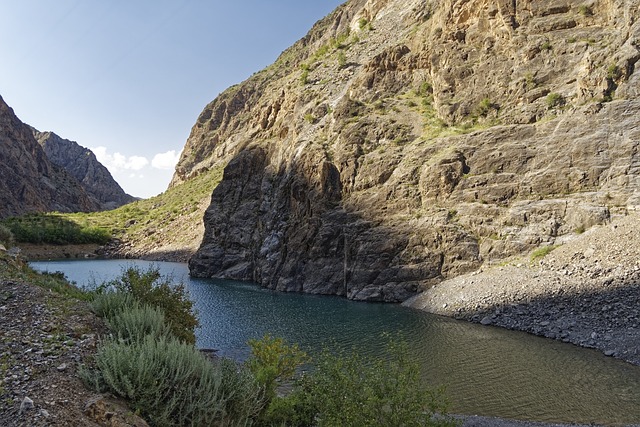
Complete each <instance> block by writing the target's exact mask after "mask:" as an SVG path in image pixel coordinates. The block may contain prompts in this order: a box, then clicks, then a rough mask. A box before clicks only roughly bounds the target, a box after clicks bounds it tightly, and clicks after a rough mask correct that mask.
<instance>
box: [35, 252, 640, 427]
mask: <svg viewBox="0 0 640 427" xmlns="http://www.w3.org/2000/svg"><path fill="white" fill-rule="evenodd" d="M149 264H151V263H150V262H147V261H131V260H125V261H120V260H90V261H49V262H33V263H31V265H32V266H33V267H35V268H36V269H40V270H48V271H62V272H64V273H65V274H66V275H67V277H68V278H69V279H70V280H72V281H75V282H76V283H78V285H80V286H91V284H92V283H101V282H102V281H105V280H109V279H112V278H114V277H116V276H118V275H119V274H120V273H121V271H122V268H123V266H129V265H136V266H139V267H141V268H146V267H147V266H148V265H149ZM153 264H155V265H156V266H157V267H158V268H160V270H161V272H162V273H163V274H171V275H172V276H173V277H174V279H175V280H176V281H182V282H184V283H185V284H186V285H187V289H188V290H189V293H190V295H191V298H192V299H193V300H194V301H195V307H196V309H197V310H198V312H199V318H200V323H201V326H200V329H199V330H198V331H197V338H198V345H199V346H200V347H202V348H214V349H218V350H219V354H221V355H223V356H227V357H231V358H234V359H237V360H243V359H245V358H246V357H247V355H248V352H249V349H248V347H247V345H246V342H247V340H248V339H250V338H260V337H262V336H263V335H264V334H266V333H270V334H272V335H275V336H281V337H284V338H285V339H286V340H288V341H289V342H296V343H298V344H300V346H301V347H302V348H303V349H304V350H306V351H307V352H309V353H310V354H311V355H313V354H314V353H316V352H318V351H319V350H321V349H323V348H329V349H338V348H343V349H351V348H356V349H358V351H360V352H362V353H367V354H377V352H378V350H379V348H380V346H381V345H384V342H383V341H381V339H380V336H381V334H382V332H389V333H391V334H392V335H397V334H399V335H401V336H402V337H404V339H406V340H407V341H408V342H409V344H410V351H411V352H412V353H413V354H414V355H415V357H417V358H418V360H420V362H421V364H422V365H423V366H424V368H425V369H424V370H425V376H426V379H427V380H428V381H429V382H430V383H431V384H445V385H446V387H447V395H448V396H450V398H451V401H452V408H451V410H452V411H454V412H458V413H463V414H478V415H487V416H499V417H505V418H516V419H527V420H537V421H549V422H580V423H601V424H611V425H614V424H628V423H640V368H638V367H636V366H632V365H630V364H627V363H624V362H620V361H617V360H614V359H611V358H606V357H604V356H603V355H602V354H600V353H599V352H596V351H592V350H586V349H581V348H578V347H575V346H572V345H569V344H563V343H560V342H557V341H552V340H548V339H544V338H539V337H534V336H531V335H528V334H525V333H521V332H514V331H507V330H503V329H499V328H493V327H484V326H480V325H474V324H470V323H466V322H460V321H455V320H452V319H448V318H443V317H439V316H433V315H429V314H427V313H423V312H420V311H416V310H412V309H409V308H405V307H400V306H396V305H387V304H371V303H357V302H352V301H347V300H346V299H343V298H338V297H326V296H325V297H323V296H314V295H305V294H286V293H278V292H273V291H269V290H266V289H263V288H260V287H258V286H256V285H253V284H249V283H240V282H234V281H225V280H203V279H192V278H189V277H188V270H187V267H186V265H185V264H180V263H160V262H156V263H153Z"/></svg>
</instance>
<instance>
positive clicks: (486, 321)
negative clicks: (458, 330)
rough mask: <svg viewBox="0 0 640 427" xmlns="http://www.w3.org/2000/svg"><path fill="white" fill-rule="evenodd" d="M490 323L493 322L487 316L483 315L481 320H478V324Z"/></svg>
mask: <svg viewBox="0 0 640 427" xmlns="http://www.w3.org/2000/svg"><path fill="white" fill-rule="evenodd" d="M492 323H493V320H492V319H491V317H489V316H485V317H483V318H482V320H481V321H480V324H481V325H485V326H487V325H491V324H492Z"/></svg>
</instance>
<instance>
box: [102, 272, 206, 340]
mask: <svg viewBox="0 0 640 427" xmlns="http://www.w3.org/2000/svg"><path fill="white" fill-rule="evenodd" d="M106 287H107V288H112V289H115V290H116V291H117V292H122V293H128V294H131V295H132V296H133V297H134V298H135V299H136V300H138V301H139V302H140V303H142V304H145V305H149V306H152V307H157V308H159V309H161V310H162V311H163V312H164V316H165V319H166V320H167V323H168V324H169V327H170V328H171V333H172V334H173V335H174V336H175V337H176V338H178V339H180V340H182V341H184V342H186V343H189V344H193V343H195V341H196V337H195V328H196V327H197V326H198V319H197V318H196V316H195V314H194V311H193V302H192V301H191V300H190V299H189V297H188V295H187V291H186V289H185V287H184V284H179V285H175V286H173V285H172V284H171V280H170V278H167V277H163V276H162V275H161V274H160V270H159V269H158V268H157V267H151V268H149V269H148V270H146V271H142V270H141V269H139V268H137V267H129V268H127V269H126V270H124V271H123V272H122V275H121V276H120V277H119V278H117V279H115V280H112V281H110V282H109V283H108V284H107V285H106Z"/></svg>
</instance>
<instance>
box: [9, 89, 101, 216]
mask: <svg viewBox="0 0 640 427" xmlns="http://www.w3.org/2000/svg"><path fill="white" fill-rule="evenodd" d="M0 201H1V203H0V218H5V217H8V216H14V215H22V214H25V213H29V212H44V211H59V212H76V211H83V212H89V211H95V210H98V209H100V205H99V204H98V203H97V202H96V201H95V200H94V199H92V198H91V197H89V195H87V193H86V192H85V191H84V189H83V188H82V186H81V185H80V184H79V183H78V181H77V180H76V179H75V178H74V177H72V176H71V175H70V174H69V173H67V172H66V171H65V170H64V169H63V168H61V167H60V166H57V165H55V164H53V163H52V162H50V161H49V159H48V158H47V155H46V154H45V152H44V150H43V149H42V147H40V145H39V144H38V142H37V141H36V140H35V138H34V136H33V134H32V132H31V128H30V127H29V126H28V125H26V124H24V123H22V122H21V121H20V119H18V117H16V115H15V114H14V112H13V110H12V109H11V108H10V107H9V106H8V105H7V104H6V103H5V102H4V100H3V99H2V98H1V97H0Z"/></svg>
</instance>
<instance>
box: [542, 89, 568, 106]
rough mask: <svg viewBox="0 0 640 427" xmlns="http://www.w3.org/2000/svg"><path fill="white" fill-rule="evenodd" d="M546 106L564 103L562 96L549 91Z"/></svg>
mask: <svg viewBox="0 0 640 427" xmlns="http://www.w3.org/2000/svg"><path fill="white" fill-rule="evenodd" d="M546 103H547V107H548V108H549V109H551V108H555V107H560V106H561V105H564V97H563V96H562V95H560V94H559V93H556V92H551V93H550V94H548V95H547V98H546Z"/></svg>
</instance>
